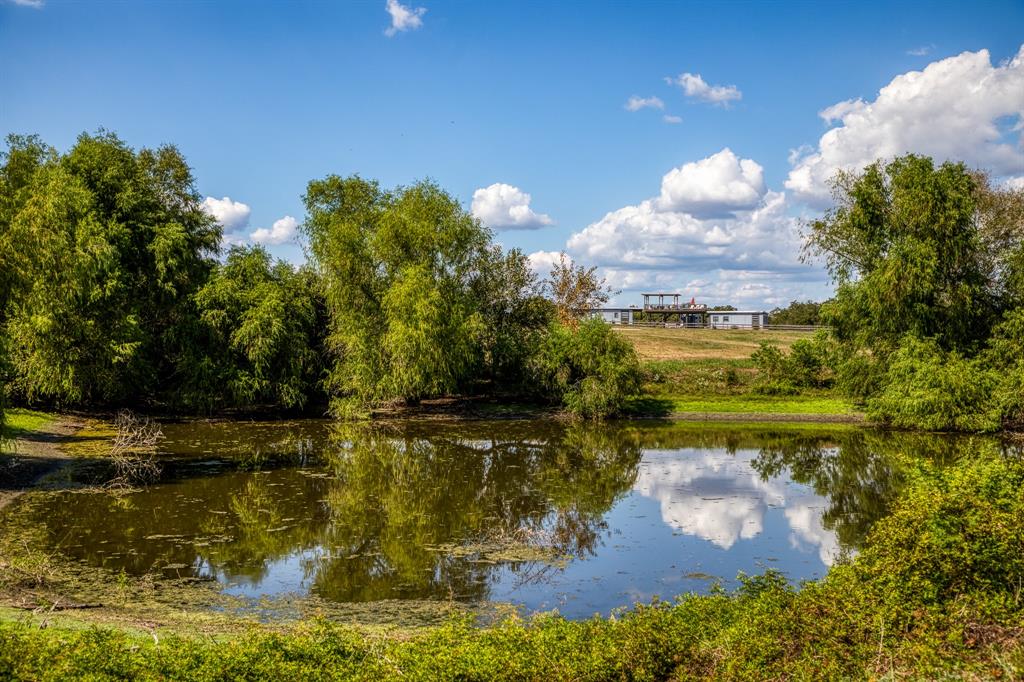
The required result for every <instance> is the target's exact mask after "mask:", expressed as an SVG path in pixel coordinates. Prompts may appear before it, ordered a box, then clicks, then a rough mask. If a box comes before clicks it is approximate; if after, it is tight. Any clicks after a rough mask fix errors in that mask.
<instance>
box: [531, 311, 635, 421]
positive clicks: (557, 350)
mask: <svg viewBox="0 0 1024 682" xmlns="http://www.w3.org/2000/svg"><path fill="white" fill-rule="evenodd" d="M533 373H534V375H535V376H536V377H537V387H536V388H537V389H538V390H540V391H543V395H544V397H546V399H548V400H550V401H552V402H555V403H558V404H561V405H562V406H564V407H565V409H566V410H567V411H568V412H569V413H571V414H574V415H576V416H580V417H586V418H600V417H605V416H608V415H611V414H615V413H616V412H618V411H619V410H621V409H622V407H623V406H624V405H625V403H626V400H627V399H628V398H629V397H631V396H633V395H635V394H636V393H637V391H638V390H639V389H640V384H641V380H642V372H641V369H640V361H639V359H638V358H637V355H636V351H635V350H634V349H633V346H632V344H631V343H629V341H627V340H625V339H623V338H622V337H621V336H619V335H618V334H617V333H616V332H615V330H613V329H612V328H611V326H610V325H607V324H605V323H604V322H602V321H601V320H586V321H584V322H581V323H580V324H579V325H578V326H576V327H572V326H567V325H563V324H560V323H556V324H554V325H552V326H551V327H550V329H549V330H548V333H547V335H546V336H545V337H544V339H543V340H542V341H541V344H540V348H539V349H538V351H537V354H536V356H535V358H534V360H533Z"/></svg>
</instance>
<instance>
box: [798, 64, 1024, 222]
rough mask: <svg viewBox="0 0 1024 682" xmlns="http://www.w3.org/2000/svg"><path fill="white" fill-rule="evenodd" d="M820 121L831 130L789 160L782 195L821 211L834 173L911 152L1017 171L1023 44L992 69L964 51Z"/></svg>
mask: <svg viewBox="0 0 1024 682" xmlns="http://www.w3.org/2000/svg"><path fill="white" fill-rule="evenodd" d="M820 116H821V118H822V119H824V120H825V122H826V123H828V124H836V125H835V126H834V127H833V128H831V129H830V130H829V131H828V132H826V133H825V134H824V135H822V136H821V139H820V140H819V141H818V144H817V146H816V147H814V148H812V149H811V150H809V151H806V152H804V153H801V154H797V155H795V157H794V158H792V159H791V163H792V164H793V168H792V169H791V170H790V173H789V177H788V178H787V179H786V189H787V190H789V191H791V192H792V193H793V194H794V195H795V196H796V197H797V198H798V199H800V200H802V201H805V202H807V203H809V204H811V205H816V206H822V205H825V204H827V202H828V199H829V196H830V194H829V186H828V182H829V180H830V178H831V177H832V176H833V175H834V174H835V172H836V171H837V170H838V169H847V170H859V169H861V168H863V167H864V166H866V165H867V164H869V163H871V162H872V161H874V160H876V159H879V158H882V159H886V158H892V157H895V156H899V155H901V154H905V153H907V152H914V153H917V154H925V155H928V156H932V157H933V158H935V160H936V161H937V162H941V161H945V160H956V161H964V162H965V163H967V164H969V165H971V166H977V167H981V168H985V169H988V170H990V171H991V172H992V173H993V174H995V175H996V176H997V177H1005V176H1011V175H1020V174H1021V173H1022V172H1024V150H1022V130H1024V46H1022V47H1021V49H1020V50H1019V51H1018V52H1017V54H1016V55H1015V56H1014V57H1013V58H1012V59H1010V60H1008V61H1007V62H1004V63H1002V64H998V65H993V64H992V61H991V58H990V56H989V53H988V50H979V51H978V52H964V53H962V54H959V55H956V56H954V57H948V58H946V59H941V60H938V61H935V62H932V63H931V64H929V65H928V66H926V67H925V68H924V69H923V70H921V71H910V72H907V73H904V74H901V75H899V76H896V77H895V78H893V79H892V81H890V82H889V84H888V85H886V86H885V87H883V88H882V89H881V90H880V91H879V92H878V96H877V97H876V98H875V99H874V100H873V101H864V100H862V99H852V100H847V101H844V102H839V103H837V104H833V105H832V106H830V107H827V108H826V109H824V110H823V111H822V112H821V113H820Z"/></svg>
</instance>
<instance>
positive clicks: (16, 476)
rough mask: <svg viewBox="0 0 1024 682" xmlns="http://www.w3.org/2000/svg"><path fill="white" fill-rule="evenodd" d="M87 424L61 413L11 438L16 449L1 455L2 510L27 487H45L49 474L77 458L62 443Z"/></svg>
mask: <svg viewBox="0 0 1024 682" xmlns="http://www.w3.org/2000/svg"><path fill="white" fill-rule="evenodd" d="M85 425H86V422H85V421H84V420H82V419H79V418H77V417H73V416H70V415H60V416H58V417H57V419H56V420H55V421H53V422H50V423H49V424H47V425H46V426H44V427H42V428H41V429H40V430H38V431H33V432H31V433H28V434H25V435H23V436H19V437H18V438H15V439H14V440H13V441H11V443H12V444H13V452H9V453H4V456H3V457H2V458H0V510H3V509H4V508H5V507H7V505H9V504H10V503H11V502H13V501H14V500H16V499H17V498H18V497H19V496H20V495H21V494H22V493H24V492H25V491H27V490H32V489H34V488H40V487H43V486H44V484H45V480H46V479H47V478H48V477H50V476H52V475H53V474H55V473H57V472H58V471H60V470H61V469H63V468H64V467H66V466H68V465H69V464H71V463H72V462H73V461H74V458H73V457H71V456H70V455H69V454H67V453H66V452H64V449H63V446H64V445H65V444H66V443H67V442H68V441H69V440H70V439H71V438H72V437H73V436H74V435H75V434H76V433H78V432H79V431H80V430H82V429H83V428H84V427H85ZM9 446H10V444H8V447H9Z"/></svg>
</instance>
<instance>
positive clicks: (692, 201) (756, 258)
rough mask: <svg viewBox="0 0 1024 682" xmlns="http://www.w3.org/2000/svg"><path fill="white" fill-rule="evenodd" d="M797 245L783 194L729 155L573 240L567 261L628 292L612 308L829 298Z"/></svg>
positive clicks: (686, 172) (680, 170) (821, 277)
mask: <svg viewBox="0 0 1024 682" xmlns="http://www.w3.org/2000/svg"><path fill="white" fill-rule="evenodd" d="M801 245H802V238H801V234H800V222H799V220H798V216H796V215H794V207H793V206H791V204H790V202H789V201H788V200H787V195H786V193H784V192H775V191H769V190H766V188H765V181H764V173H763V169H762V168H761V166H760V164H758V163H756V162H755V161H754V160H752V159H742V158H740V157H739V156H737V155H736V154H735V153H733V152H732V150H730V149H728V148H726V149H723V150H721V151H720V152H718V153H716V154H713V155H712V156H709V157H708V158H706V159H701V160H698V161H693V162H690V163H685V164H683V165H681V166H679V167H677V168H674V169H672V170H670V171H669V172H668V173H666V174H665V175H664V176H663V177H662V181H661V188H660V192H659V193H658V194H657V195H655V196H653V197H651V198H648V199H644V200H642V201H640V202H639V203H636V204H631V205H627V206H623V207H621V208H618V209H616V210H613V211H610V212H608V213H607V214H605V215H604V217H602V218H601V219H599V220H596V221H594V222H592V223H591V224H589V225H587V226H586V227H585V228H583V229H582V230H579V231H577V232H575V233H574V234H572V235H571V236H570V237H569V239H568V241H567V242H566V251H567V253H568V254H569V255H570V256H572V257H573V258H574V259H576V260H577V261H578V262H580V263H582V264H585V265H588V266H590V265H597V266H599V267H600V268H601V275H602V276H604V277H606V278H607V280H608V283H609V284H610V285H611V286H612V287H613V288H614V289H617V290H621V291H622V292H623V293H622V294H620V295H619V296H618V297H617V298H616V301H615V302H616V304H622V305H626V304H630V303H639V302H640V300H639V296H638V292H639V291H641V290H644V289H646V290H661V291H678V292H680V293H683V294H685V295H686V297H687V298H689V297H691V296H696V297H697V299H698V300H699V301H700V302H702V303H709V304H712V305H713V304H724V303H729V304H732V305H737V306H744V307H747V308H748V309H749V308H754V309H764V308H770V307H773V306H775V305H780V304H785V303H788V302H789V301H791V300H794V299H798V298H799V299H805V298H815V299H819V300H820V299H823V298H826V297H827V296H828V295H829V294H830V289H829V287H828V284H827V282H828V277H827V274H826V273H825V271H824V270H823V269H822V268H820V267H819V266H814V265H807V264H805V263H802V262H800V258H799V254H800V247H801ZM548 253H549V252H540V253H539V254H534V256H531V258H533V259H534V260H536V261H538V262H539V261H541V260H542V259H543V258H545V257H546V255H547V254H548Z"/></svg>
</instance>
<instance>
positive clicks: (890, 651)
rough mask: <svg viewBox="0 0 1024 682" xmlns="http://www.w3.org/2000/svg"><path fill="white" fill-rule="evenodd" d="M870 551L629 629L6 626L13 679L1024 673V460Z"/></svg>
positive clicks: (906, 517) (649, 616)
mask: <svg viewBox="0 0 1024 682" xmlns="http://www.w3.org/2000/svg"><path fill="white" fill-rule="evenodd" d="M913 476H914V480H913V481H912V483H911V484H910V486H909V487H908V489H907V492H906V494H905V495H904V496H903V497H902V498H901V500H900V502H899V503H898V504H897V506H896V507H895V509H894V511H893V513H892V514H891V515H890V516H889V517H887V518H885V519H883V520H882V521H880V522H879V523H878V524H876V526H875V528H874V529H873V530H872V532H871V533H870V535H869V538H868V540H867V543H866V546H865V548H864V549H863V551H862V553H861V554H860V555H859V556H858V557H856V558H855V559H853V560H852V561H851V562H850V563H848V564H842V565H839V566H836V567H834V568H833V569H832V570H831V571H830V572H829V574H828V576H827V577H826V578H825V579H824V580H822V581H819V582H816V583H809V584H806V585H805V586H803V587H802V588H801V589H799V590H797V589H794V588H792V587H791V586H789V585H787V583H786V582H785V580H784V579H783V578H782V577H781V576H779V575H778V574H775V573H768V574H766V575H763V576H759V577H756V578H744V579H743V580H742V583H743V584H742V586H741V587H740V588H739V589H738V590H737V591H736V592H734V593H732V594H725V593H722V592H720V591H719V592H717V593H713V594H711V595H708V596H687V597H683V598H680V599H678V600H677V601H675V602H671V603H669V602H655V603H653V604H650V605H646V606H639V607H637V608H636V609H635V610H633V611H631V612H629V613H626V614H622V615H620V616H619V617H617V618H613V619H601V618H595V619H592V620H589V621H583V622H572V621H566V620H563V619H561V618H559V617H557V616H552V615H548V616H541V617H538V618H535V619H533V620H532V621H529V622H523V621H519V620H515V619H513V620H508V621H505V622H503V623H500V624H498V625H495V626H492V627H486V628H478V627H475V626H474V625H473V624H472V623H471V622H470V621H469V620H457V621H453V622H451V623H450V624H448V625H446V626H443V627H440V628H434V629H431V630H428V631H425V632H424V633H422V634H418V635H414V636H412V637H411V638H409V639H404V640H401V639H396V638H389V637H387V636H377V637H370V636H365V635H362V634H359V633H358V632H356V631H354V630H352V629H348V628H344V627H340V626H336V625H331V624H328V623H315V624H306V625H302V626H300V627H298V628H297V629H295V630H294V631H292V632H290V633H272V632H268V631H264V630H253V631H251V632H250V633H248V634H245V635H243V636H240V637H236V638H232V639H224V640H213V639H199V638H180V637H179V638H166V639H162V640H161V641H160V643H159V644H156V643H154V642H153V640H152V638H149V637H137V636H135V635H131V634H127V633H125V632H123V631H119V630H110V629H90V630H76V631H67V630H56V629H52V628H51V629H46V630H38V629H33V628H30V627H28V626H26V625H22V624H16V623H6V624H4V625H2V626H0V678H2V679H33V680H58V679H79V678H83V677H89V678H90V679H138V680H155V679H188V680H226V679H231V680H261V679H289V680H291V679H309V680H323V679H337V680H376V679H399V678H400V679H411V680H435V679H437V680H456V679H459V680H490V679H495V680H619V679H634V680H666V679H694V678H701V679H850V678H853V679H864V678H878V677H884V676H888V677H891V678H904V677H909V678H913V679H934V678H937V677H953V678H961V677H964V678H983V679H990V678H999V677H1002V678H1006V679H1015V678H1016V677H1019V676H1020V675H1021V674H1022V672H1024V597H1022V594H1021V585H1022V584H1024V463H1022V461H1021V460H1020V459H1019V458H1013V459H1010V458H1003V457H1002V456H1000V455H997V454H991V455H989V456H985V457H982V458H980V459H975V460H973V461H964V462H961V463H958V464H956V465H953V466H951V467H949V468H948V469H946V470H933V469H931V468H927V467H924V468H922V469H921V470H920V471H918V472H917V473H915V474H913Z"/></svg>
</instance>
